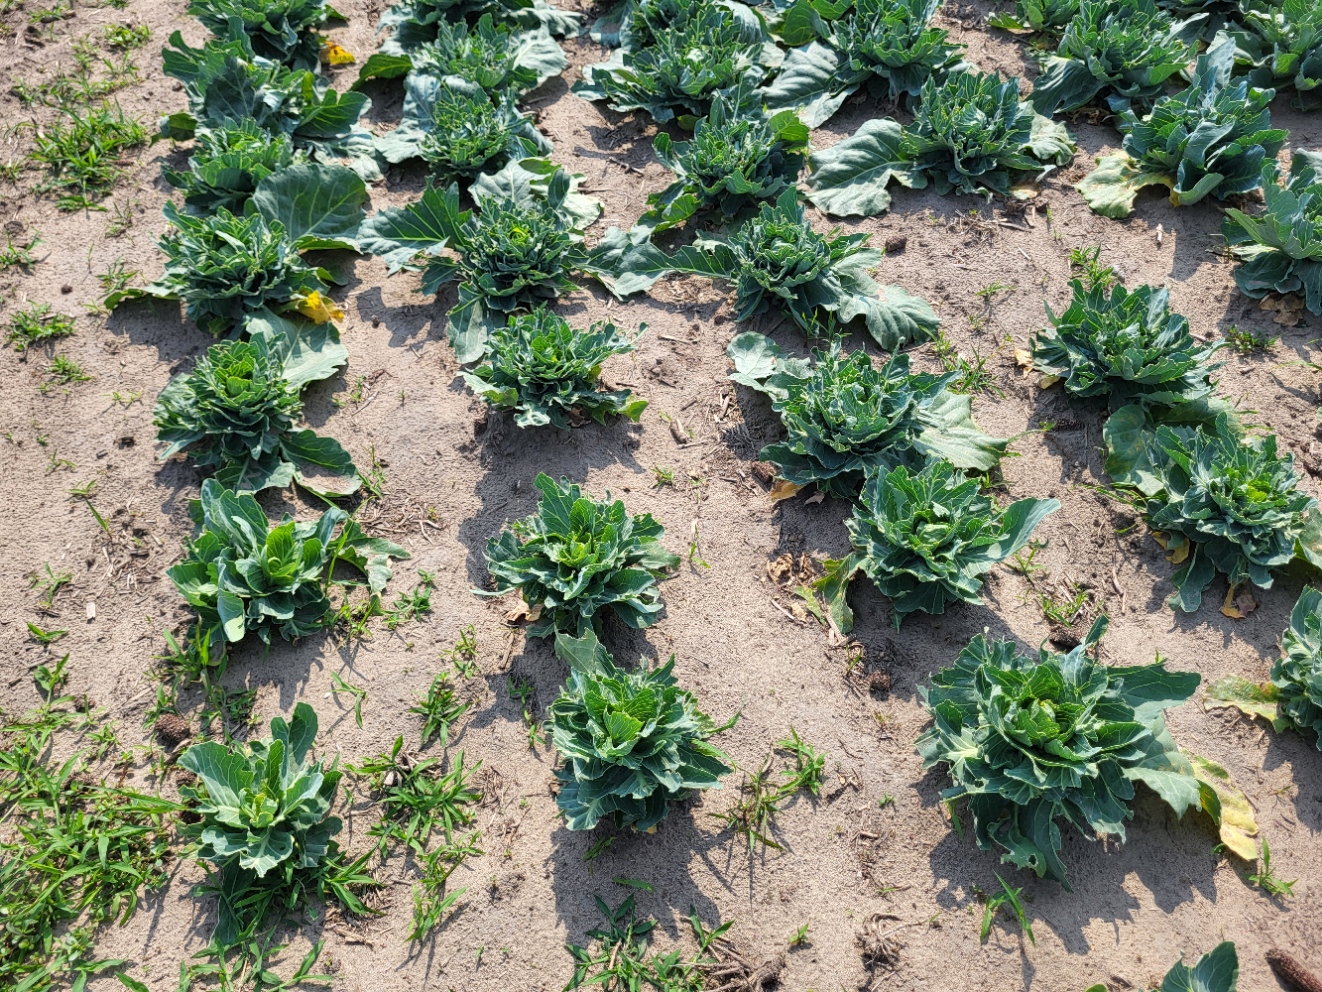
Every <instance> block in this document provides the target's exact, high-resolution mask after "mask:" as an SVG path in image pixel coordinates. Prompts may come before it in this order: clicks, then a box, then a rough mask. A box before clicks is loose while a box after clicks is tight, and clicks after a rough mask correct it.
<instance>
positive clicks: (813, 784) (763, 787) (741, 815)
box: [712, 727, 826, 855]
mask: <svg viewBox="0 0 1322 992" xmlns="http://www.w3.org/2000/svg"><path fill="white" fill-rule="evenodd" d="M776 750H777V751H785V752H788V753H789V755H790V756H791V757H792V758H793V759H794V767H793V768H784V769H782V770H781V773H780V777H779V778H777V777H776V776H775V775H773V774H772V769H773V760H774V758H775V754H774V752H773V753H772V754H769V755H767V758H766V760H765V761H763V762H762V764H761V765H760V766H759V767H758V769H757V771H755V772H751V773H748V772H746V773H745V774H744V780H743V782H742V783H740V786H739V799H738V800H737V801H736V802H735V804H734V805H733V806H732V807H730V808H729V809H728V810H726V811H725V812H723V813H713V814H712V816H714V817H715V818H716V819H718V820H724V821H725V822H726V824H728V825H729V827H730V829H731V830H732V831H734V833H735V834H736V836H741V837H743V838H744V839H745V840H746V841H747V843H748V853H749V854H750V855H751V854H752V853H753V851H754V848H755V845H756V844H761V845H762V846H763V847H764V848H765V847H770V848H773V849H775V850H777V851H783V850H784V846H783V845H782V844H780V843H779V842H778V841H777V840H776V839H775V836H774V833H775V824H774V819H775V816H776V814H777V813H779V812H780V811H781V803H783V802H785V801H786V800H788V799H791V798H793V797H794V796H796V795H797V794H798V793H799V792H800V791H803V792H807V793H809V794H810V795H812V796H817V795H819V794H820V793H821V789H822V779H823V777H824V769H825V767H826V758H825V756H824V755H822V754H821V753H820V752H818V750H817V749H816V748H815V747H813V746H812V745H811V744H809V743H808V742H807V741H805V740H804V739H803V738H802V737H800V736H799V733H798V731H796V730H795V729H794V728H793V727H791V728H790V736H789V737H787V738H785V739H784V740H780V741H777V742H776Z"/></svg>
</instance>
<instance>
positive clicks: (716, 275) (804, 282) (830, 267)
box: [628, 189, 940, 350]
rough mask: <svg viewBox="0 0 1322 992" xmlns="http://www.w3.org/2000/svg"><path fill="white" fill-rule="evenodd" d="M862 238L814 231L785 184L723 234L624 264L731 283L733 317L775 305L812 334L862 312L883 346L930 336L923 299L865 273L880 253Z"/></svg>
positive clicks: (652, 273) (932, 321) (930, 316)
mask: <svg viewBox="0 0 1322 992" xmlns="http://www.w3.org/2000/svg"><path fill="white" fill-rule="evenodd" d="M868 237H869V236H868V235H866V234H849V235H837V234H836V233H835V232H832V234H831V235H829V236H827V235H822V234H818V233H817V232H816V231H814V230H813V228H812V225H811V224H809V223H808V218H807V216H806V214H805V213H804V208H803V205H802V204H801V203H799V200H798V194H797V192H796V191H795V190H793V189H787V190H786V191H785V192H783V193H782V194H781V195H780V197H779V199H777V200H776V201H775V203H764V204H762V206H761V208H760V209H759V211H758V213H757V214H756V215H755V216H753V217H750V218H749V219H748V220H746V221H745V222H744V223H743V224H741V225H740V226H739V227H738V228H736V229H735V230H734V231H733V232H731V233H730V234H729V235H728V236H727V237H723V238H718V237H701V238H698V239H697V240H696V241H694V242H693V244H692V245H689V246H685V247H682V248H679V249H678V250H677V251H675V253H674V254H673V255H670V256H666V255H664V254H663V253H661V252H660V251H654V252H653V253H651V254H650V255H648V256H647V257H642V258H637V257H633V258H630V259H628V265H629V268H630V271H631V272H632V273H633V274H636V275H645V276H648V277H650V278H653V279H654V278H656V277H658V276H660V275H663V274H665V273H670V272H675V273H684V274H692V275H702V276H707V277H708V278H711V279H721V280H723V281H725V282H729V283H732V284H733V285H734V288H735V319H736V320H747V319H748V318H750V317H753V316H755V315H757V314H760V313H766V312H768V311H772V310H780V311H782V312H784V313H785V314H786V315H787V316H789V317H790V319H791V320H793V321H794V323H795V324H796V325H797V326H798V327H799V329H800V330H801V331H803V332H804V333H805V334H806V335H808V336H809V337H817V336H820V335H823V334H826V333H829V332H832V331H834V330H835V329H837V327H839V326H840V325H847V324H848V323H850V322H851V321H853V320H854V319H856V318H862V319H863V321H864V323H865V324H866V325H867V329H868V331H869V332H870V333H871V334H872V337H873V338H874V339H875V340H876V342H877V343H878V344H879V345H881V347H883V348H885V349H887V350H894V349H896V348H899V347H901V346H902V345H904V344H907V343H908V342H910V341H924V340H927V339H929V338H931V337H933V336H934V335H935V334H936V331H937V328H938V326H939V325H940V321H939V320H938V319H937V316H936V313H935V312H934V311H933V310H932V307H931V305H930V304H928V302H927V301H926V300H923V299H921V298H920V297H917V296H913V295H911V294H910V293H908V292H907V291H905V290H904V289H902V288H900V287H899V286H878V285H877V283H875V282H874V281H873V280H872V279H871V277H870V276H869V275H868V271H869V270H870V269H871V268H872V267H874V266H875V265H877V263H879V262H880V261H881V259H882V252H881V251H879V250H877V249H875V248H868V247H866V245H867V242H868Z"/></svg>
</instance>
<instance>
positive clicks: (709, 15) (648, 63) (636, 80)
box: [573, 0, 783, 121]
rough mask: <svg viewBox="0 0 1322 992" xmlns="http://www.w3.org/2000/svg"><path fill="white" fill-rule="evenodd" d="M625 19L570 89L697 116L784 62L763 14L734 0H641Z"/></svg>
mask: <svg viewBox="0 0 1322 992" xmlns="http://www.w3.org/2000/svg"><path fill="white" fill-rule="evenodd" d="M629 21H630V23H629V24H628V26H627V29H626V30H625V31H624V32H622V34H621V37H620V41H621V45H620V47H619V48H618V49H616V51H615V52H614V53H613V54H612V55H611V57H610V58H609V59H607V60H606V61H605V62H599V63H597V64H596V65H589V66H585V67H584V69H583V79H582V80H581V81H580V82H577V83H575V84H574V86H573V92H575V93H577V94H578V95H579V96H581V97H583V98H584V99H585V100H603V101H605V102H606V105H607V106H609V107H610V108H611V109H612V110H619V111H630V110H646V111H647V112H648V113H649V114H651V115H652V117H653V118H654V119H656V120H658V121H668V120H670V119H671V118H673V117H675V116H676V115H680V114H693V115H695V116H699V117H700V116H703V115H705V114H707V113H708V112H709V111H710V110H711V100H712V97H713V95H714V94H715V93H717V92H718V91H720V90H733V89H737V88H738V87H739V86H740V84H741V83H751V84H754V85H755V84H757V83H758V82H761V81H762V80H763V79H765V78H767V77H768V76H770V75H771V74H773V72H774V70H775V69H776V68H778V67H779V65H780V62H781V60H782V58H783V54H782V52H781V50H780V49H779V48H777V47H776V45H775V44H774V43H773V42H772V41H771V38H770V35H769V34H768V33H767V30H766V25H765V24H764V23H763V19H762V15H761V14H760V13H759V12H757V11H756V10H755V9H754V8H751V7H747V6H745V5H744V4H742V3H739V2H737V0H720V2H717V0H640V2H638V3H636V4H634V5H633V6H632V7H631V8H630V13H629Z"/></svg>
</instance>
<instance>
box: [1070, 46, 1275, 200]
mask: <svg viewBox="0 0 1322 992" xmlns="http://www.w3.org/2000/svg"><path fill="white" fill-rule="evenodd" d="M1234 61H1235V43H1234V42H1233V41H1232V40H1230V39H1229V38H1227V37H1221V38H1218V39H1217V40H1216V41H1215V42H1214V43H1213V45H1212V47H1211V48H1210V49H1208V50H1207V52H1206V53H1205V54H1203V55H1200V56H1199V57H1198V61H1197V64H1196V66H1195V68H1194V72H1193V81H1192V82H1191V83H1190V84H1189V86H1188V87H1187V88H1185V89H1184V90H1181V91H1180V92H1179V93H1175V94H1173V95H1171V96H1165V97H1162V98H1161V99H1159V100H1157V101H1156V103H1155V104H1153V107H1152V112H1151V113H1149V114H1147V115H1145V116H1144V117H1142V118H1140V117H1138V116H1137V115H1136V114H1135V113H1134V111H1133V110H1127V111H1125V112H1124V113H1122V114H1121V115H1120V116H1119V118H1118V121H1117V123H1116V127H1117V128H1119V130H1120V131H1121V133H1123V134H1124V136H1125V140H1124V142H1123V144H1122V146H1121V147H1122V149H1123V150H1122V151H1119V152H1115V153H1113V154H1110V155H1106V156H1103V157H1102V158H1099V159H1098V160H1097V168H1096V169H1095V170H1094V171H1093V172H1091V173H1090V174H1089V175H1088V176H1087V177H1085V178H1084V180H1083V182H1081V183H1079V185H1078V186H1077V187H1076V188H1077V189H1078V191H1079V192H1080V193H1081V194H1083V198H1084V199H1085V200H1087V201H1088V206H1090V207H1092V209H1093V210H1094V211H1096V212H1097V213H1099V214H1102V215H1104V216H1106V217H1128V216H1129V214H1130V213H1131V212H1132V211H1133V209H1134V200H1135V198H1136V197H1137V196H1138V194H1139V191H1140V190H1142V189H1143V188H1144V187H1145V186H1152V185H1162V186H1166V187H1168V188H1169V189H1170V201H1171V203H1172V204H1173V205H1174V206H1177V207H1179V206H1187V205H1189V204H1191V203H1197V202H1199V201H1200V200H1202V199H1203V198H1204V197H1206V196H1208V195H1209V194H1211V195H1214V196H1216V198H1217V199H1218V200H1225V199H1227V198H1229V197H1231V196H1235V195H1237V194H1240V193H1247V192H1249V190H1252V189H1256V188H1257V187H1258V186H1259V185H1260V184H1261V182H1262V166H1263V163H1264V162H1267V161H1270V160H1271V159H1274V158H1275V157H1276V153H1277V152H1278V151H1280V150H1281V146H1282V145H1284V144H1285V139H1286V138H1287V137H1288V132H1286V131H1280V130H1271V129H1270V128H1271V111H1270V110H1269V109H1268V107H1267V105H1268V104H1269V103H1270V102H1271V99H1272V96H1273V95H1274V91H1273V90H1263V89H1258V88H1256V87H1253V86H1250V85H1249V83H1248V81H1247V80H1244V79H1241V80H1239V81H1238V82H1234V83H1232V82H1231V81H1230V73H1231V70H1232V69H1233V68H1234Z"/></svg>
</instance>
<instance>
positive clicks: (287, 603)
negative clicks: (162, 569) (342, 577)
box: [166, 479, 408, 657]
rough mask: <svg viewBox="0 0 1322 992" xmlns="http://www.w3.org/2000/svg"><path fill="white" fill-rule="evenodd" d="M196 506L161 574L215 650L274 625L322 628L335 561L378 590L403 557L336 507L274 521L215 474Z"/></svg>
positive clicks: (297, 632)
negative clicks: (178, 549)
mask: <svg viewBox="0 0 1322 992" xmlns="http://www.w3.org/2000/svg"><path fill="white" fill-rule="evenodd" d="M201 514H202V516H201V525H200V529H199V532H198V533H197V535H196V536H195V537H193V538H192V539H191V540H190V541H188V543H187V545H186V548H185V552H186V553H185V555H184V558H183V560H182V561H180V562H179V564H177V565H174V566H173V567H171V568H170V569H168V570H167V572H166V574H167V575H169V576H170V580H171V581H172V582H173V583H174V585H175V588H176V589H177V590H178V591H179V593H180V595H182V596H183V597H184V599H185V600H187V601H188V604H189V605H190V606H192V607H193V609H194V610H195V611H196V612H197V615H198V627H199V631H200V634H201V636H202V637H203V639H205V640H206V642H207V643H208V646H209V650H210V651H211V654H212V655H213V656H214V657H220V656H222V655H223V648H224V646H225V645H226V644H230V643H235V642H238V641H241V640H243V638H244V636H245V634H247V633H248V632H249V631H252V632H254V633H256V634H257V636H258V637H259V638H260V639H261V640H262V642H263V643H266V644H269V643H270V639H271V630H272V629H273V628H274V629H276V630H278V631H279V632H280V635H281V636H282V637H284V638H286V639H290V638H294V637H302V636H305V635H307V634H311V633H314V632H316V631H318V630H320V629H322V627H323V626H324V622H325V619H326V615H327V613H329V612H330V609H331V602H330V598H329V597H328V596H327V592H326V591H327V586H328V585H329V583H330V580H331V571H332V569H333V568H334V566H335V565H336V563H338V562H343V563H345V564H348V565H351V566H353V567H354V568H356V569H358V570H359V571H360V572H362V573H363V574H364V575H365V576H366V578H367V585H368V587H369V588H370V589H371V590H372V592H374V593H380V592H381V590H382V589H384V588H385V584H386V582H387V581H389V579H390V559H391V558H407V557H408V553H407V552H405V551H404V549H403V548H401V547H399V546H398V545H396V544H392V543H391V542H389V541H386V540H384V539H383V538H374V537H368V536H367V535H366V534H365V533H363V530H362V528H361V527H359V526H358V523H357V522H356V521H354V520H350V519H349V518H348V514H346V513H345V512H344V511H343V510H341V509H340V508H339V507H331V508H330V509H328V510H327V511H326V512H325V513H323V514H322V515H321V518H320V519H319V520H317V521H316V522H306V523H299V522H296V521H295V520H294V519H293V518H292V517H288V516H286V517H285V518H284V519H283V520H281V521H280V523H279V524H277V525H275V526H274V527H273V526H271V522H270V521H269V520H268V519H267V517H266V511H265V510H263V509H262V508H261V506H260V505H259V504H258V503H257V500H256V499H254V498H253V497H252V496H248V495H238V494H235V493H234V492H232V491H231V490H227V489H225V487H224V486H222V485H221V484H220V483H219V482H217V481H216V480H215V479H207V480H206V481H205V482H203V483H202V500H201ZM337 528H338V530H339V534H338V536H337V535H336V530H337Z"/></svg>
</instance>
